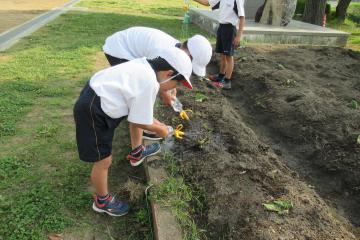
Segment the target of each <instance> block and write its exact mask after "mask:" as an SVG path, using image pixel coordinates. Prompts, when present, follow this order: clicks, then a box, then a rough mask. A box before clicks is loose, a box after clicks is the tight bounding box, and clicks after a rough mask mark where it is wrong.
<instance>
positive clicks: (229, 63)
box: [224, 55, 234, 79]
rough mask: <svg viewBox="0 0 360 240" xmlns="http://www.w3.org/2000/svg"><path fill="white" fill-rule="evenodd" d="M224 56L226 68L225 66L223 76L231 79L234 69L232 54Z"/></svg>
mask: <svg viewBox="0 0 360 240" xmlns="http://www.w3.org/2000/svg"><path fill="white" fill-rule="evenodd" d="M224 56H225V59H226V60H225V61H226V68H225V72H226V74H225V78H226V79H231V76H232V73H233V70H234V57H233V56H226V55H224Z"/></svg>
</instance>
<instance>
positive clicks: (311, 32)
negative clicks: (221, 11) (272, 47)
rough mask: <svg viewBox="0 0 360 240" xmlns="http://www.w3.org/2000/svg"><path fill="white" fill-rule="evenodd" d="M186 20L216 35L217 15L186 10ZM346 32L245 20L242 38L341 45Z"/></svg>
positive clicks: (346, 34)
mask: <svg viewBox="0 0 360 240" xmlns="http://www.w3.org/2000/svg"><path fill="white" fill-rule="evenodd" d="M190 21H191V22H192V23H195V24H196V25H198V26H199V27H200V28H202V29H204V30H205V31H207V32H209V33H212V34H214V35H216V31H217V28H218V25H219V22H218V12H217V11H209V10H203V9H197V8H191V9H190ZM349 36H350V34H349V33H346V32H342V31H338V30H335V29H331V28H324V27H321V26H317V25H313V24H308V23H304V22H300V21H296V20H292V21H291V22H290V24H289V25H288V26H286V27H280V26H270V25H264V24H260V23H255V22H254V21H253V20H246V23H245V27H244V36H243V39H244V40H246V41H248V42H252V43H276V44H300V45H321V46H341V47H343V46H345V45H346V42H347V39H348V37H349Z"/></svg>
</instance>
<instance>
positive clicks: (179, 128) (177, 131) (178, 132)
mask: <svg viewBox="0 0 360 240" xmlns="http://www.w3.org/2000/svg"><path fill="white" fill-rule="evenodd" d="M183 129H184V125H182V124H179V125H177V127H176V128H175V131H174V136H175V138H177V139H182V138H183V136H184V135H185V132H184V131H183Z"/></svg>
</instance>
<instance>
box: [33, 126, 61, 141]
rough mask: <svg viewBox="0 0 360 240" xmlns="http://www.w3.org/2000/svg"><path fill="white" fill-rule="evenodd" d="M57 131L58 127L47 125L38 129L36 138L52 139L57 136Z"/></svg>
mask: <svg viewBox="0 0 360 240" xmlns="http://www.w3.org/2000/svg"><path fill="white" fill-rule="evenodd" d="M57 131H58V127H57V126H53V125H49V124H46V125H43V126H41V127H39V128H38V129H36V137H39V138H52V137H54V136H55V135H56V133H57Z"/></svg>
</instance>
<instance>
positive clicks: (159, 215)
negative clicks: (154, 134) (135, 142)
mask: <svg viewBox="0 0 360 240" xmlns="http://www.w3.org/2000/svg"><path fill="white" fill-rule="evenodd" d="M153 142H158V141H149V140H144V144H148V143H153ZM158 161H163V159H162V158H161V157H160V156H158V155H155V156H150V157H148V158H147V159H146V161H145V162H144V168H145V172H146V178H147V182H148V183H149V184H160V183H162V182H164V181H165V180H166V179H167V177H168V175H167V172H166V170H165V168H164V166H162V165H161V164H156V162H158ZM149 191H151V188H150V189H149ZM150 205H151V212H152V219H153V226H154V237H155V240H182V239H183V234H182V230H181V227H180V224H179V222H178V221H177V219H176V217H175V216H174V215H173V214H172V211H171V208H170V207H167V206H162V205H161V204H159V203H156V202H154V201H150Z"/></svg>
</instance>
